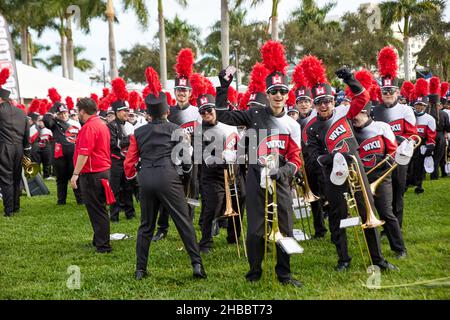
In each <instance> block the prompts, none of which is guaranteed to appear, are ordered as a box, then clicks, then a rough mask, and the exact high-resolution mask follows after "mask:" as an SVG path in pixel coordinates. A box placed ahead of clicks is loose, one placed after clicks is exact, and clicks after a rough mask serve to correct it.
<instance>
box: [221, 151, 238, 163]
mask: <svg viewBox="0 0 450 320" xmlns="http://www.w3.org/2000/svg"><path fill="white" fill-rule="evenodd" d="M222 156H223V159H224V160H225V163H227V164H233V163H236V159H237V155H236V151H234V150H230V149H226V150H224V151H223V152H222Z"/></svg>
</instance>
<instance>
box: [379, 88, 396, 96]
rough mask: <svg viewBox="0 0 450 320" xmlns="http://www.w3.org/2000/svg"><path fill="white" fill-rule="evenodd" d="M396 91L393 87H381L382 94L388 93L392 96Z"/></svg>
mask: <svg viewBox="0 0 450 320" xmlns="http://www.w3.org/2000/svg"><path fill="white" fill-rule="evenodd" d="M396 91H397V90H396V89H395V88H386V89H381V94H384V95H387V94H390V95H391V96H392V95H393V94H394V93H395V92H396Z"/></svg>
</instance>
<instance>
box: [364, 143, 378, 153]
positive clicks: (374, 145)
mask: <svg viewBox="0 0 450 320" xmlns="http://www.w3.org/2000/svg"><path fill="white" fill-rule="evenodd" d="M362 148H363V149H364V151H370V150H377V149H381V144H380V141H373V142H370V143H368V144H366V145H364V146H363V147H362Z"/></svg>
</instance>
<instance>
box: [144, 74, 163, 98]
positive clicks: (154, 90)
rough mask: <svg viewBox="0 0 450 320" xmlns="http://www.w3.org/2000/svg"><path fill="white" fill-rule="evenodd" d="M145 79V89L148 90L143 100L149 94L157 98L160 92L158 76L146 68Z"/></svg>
mask: <svg viewBox="0 0 450 320" xmlns="http://www.w3.org/2000/svg"><path fill="white" fill-rule="evenodd" d="M145 79H147V87H146V89H147V88H148V89H147V90H146V93H147V94H146V95H144V99H145V98H146V97H147V96H148V95H149V94H153V95H154V96H155V97H159V93H160V92H161V91H162V86H161V83H160V82H159V76H158V73H157V72H156V70H155V69H153V68H152V67H147V69H145ZM144 90H145V89H144Z"/></svg>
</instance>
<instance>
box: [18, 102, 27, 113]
mask: <svg viewBox="0 0 450 320" xmlns="http://www.w3.org/2000/svg"><path fill="white" fill-rule="evenodd" d="M16 107H17V108H19V109H20V110H22V112H23V113H24V114H25V115H26V114H27V112H26V107H25V105H23V104H18V105H17V106H16Z"/></svg>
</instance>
